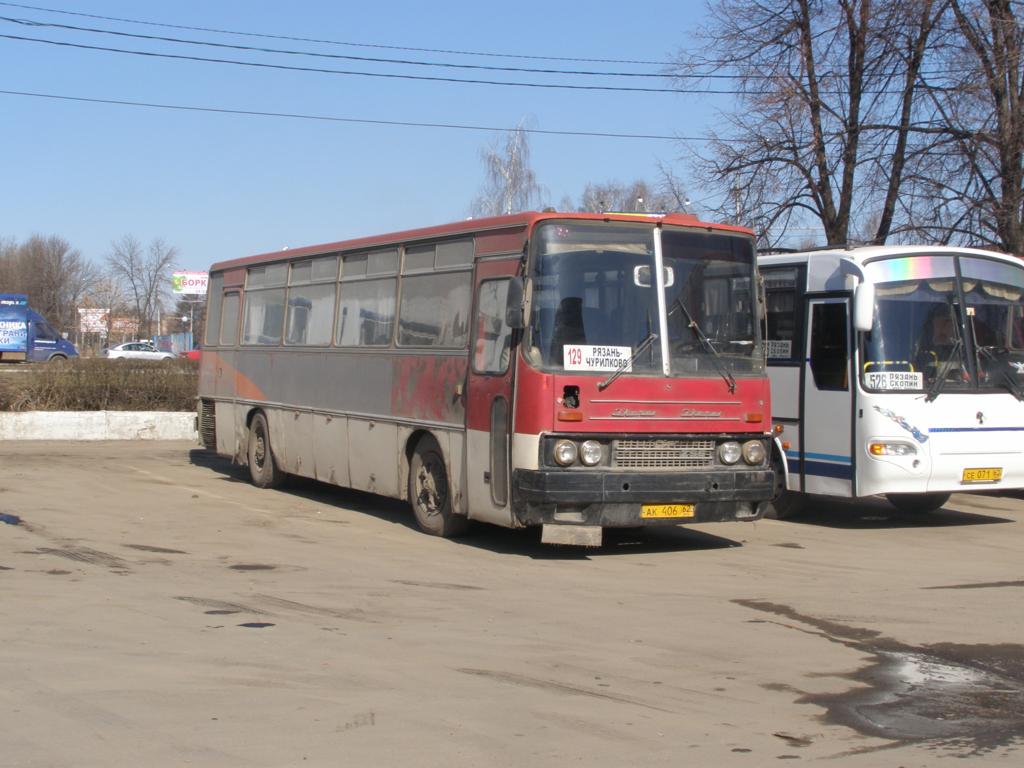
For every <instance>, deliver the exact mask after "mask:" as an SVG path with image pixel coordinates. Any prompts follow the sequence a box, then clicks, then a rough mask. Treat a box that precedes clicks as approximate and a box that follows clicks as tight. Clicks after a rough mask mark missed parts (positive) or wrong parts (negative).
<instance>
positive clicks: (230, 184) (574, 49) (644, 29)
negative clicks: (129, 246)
mask: <svg viewBox="0 0 1024 768" xmlns="http://www.w3.org/2000/svg"><path fill="white" fill-rule="evenodd" d="M24 5H36V4H35V3H31V2H27V3H25V4H24ZM37 7H45V8H49V9H53V10H54V11H64V12H65V13H55V12H47V11H42V10H33V9H30V8H26V7H12V6H11V5H9V4H8V5H4V4H0V16H2V17H5V18H16V19H30V20H33V21H36V22H47V23H57V24H65V25H72V26H78V27H91V28H98V29H106V30H116V31H121V32H128V33H132V34H143V35H157V36H163V37H179V38H186V39H190V40H205V41H213V42H220V43H231V44H240V45H251V46H262V47H271V48H284V49H290V50H301V51H314V52H320V53H330V54H342V55H352V56H379V57H388V58H402V59H416V60H419V61H434V62H447V63H463V64H482V65H490V66H525V67H542V68H555V69H587V70H597V71H630V72H658V71H660V70H661V69H662V68H661V67H659V66H658V65H654V64H644V65H639V64H637V65H626V64H610V63H583V62H577V61H563V62H556V61H541V60H532V59H510V58H497V57H480V56H474V57H471V56H459V55H455V54H440V53H431V52H426V51H412V50H388V49H383V48H372V47H359V46H351V45H349V46H345V45H330V44H326V43H309V42H299V41H294V40H275V39H267V38H258V37H242V36H232V35H226V34H215V33H212V32H198V31H194V30H186V29H171V28H167V27H162V26H153V24H164V25H180V26H186V27H204V28H216V29H222V30H231V31H238V32H250V33H264V34H272V35H286V36H291V37H298V38H315V39H319V40H331V41H341V42H348V43H361V44H366V45H387V46H399V47H403V48H430V49H448V50H457V51H475V52H490V53H509V54H520V55H530V56H558V57H567V58H581V59H582V58H592V59H617V60H644V61H658V62H661V61H667V60H669V59H671V58H672V57H673V55H674V54H675V53H676V51H678V50H679V49H680V48H682V47H685V46H689V45H692V40H691V39H690V37H689V34H690V32H691V31H692V29H693V28H694V26H695V25H696V24H698V23H700V22H701V20H702V19H703V17H704V14H705V9H704V3H703V0H674V1H673V2H668V1H663V0H651V1H649V2H645V3H643V4H641V5H638V6H629V5H628V4H622V3H611V2H608V3H601V2H598V3H596V4H595V3H590V4H587V5H586V6H580V5H578V4H570V3H562V4H551V3H541V2H530V1H525V2H523V1H521V2H516V3H507V4H500V3H468V2H445V3H440V4H430V3H423V2H421V1H419V2H399V3H392V2H378V3H359V4H351V3H337V2H318V1H313V0H310V1H308V2H292V3H280V2H262V1H261V0H249V1H247V2H241V1H240V0H218V1H217V2H190V1H183V2H176V3H173V4H172V3H161V4H156V3H153V4H150V3H138V2H117V1H115V0H74V1H73V2H67V1H65V0H52V1H48V0H39V2H38V5H37ZM67 12H72V13H75V14H91V15H94V16H107V17H117V18H121V19H132V20H138V21H145V22H150V23H151V24H150V25H142V24H132V23H128V22H125V21H122V22H115V21H109V20H105V19H100V18H88V17H86V16H82V15H71V14H70V13H67ZM0 35H14V36H25V37H35V38H40V39H45V40H52V41H65V42H70V43H76V44H84V45H93V46H106V47H115V48H126V49H134V50H147V51H157V52H162V53H174V54H183V55H191V56H205V57H215V58H227V59H235V60H244V61H258V62H268V63H275V64H283V65H288V66H300V67H322V68H330V69H345V70H358V71H365V72H386V73H396V74H415V75H420V76H423V75H427V76H440V77H454V78H476V79H487V80H518V81H532V82H557V83H575V84H610V85H625V86H634V87H635V86H647V87H655V88H657V87H670V86H671V84H670V83H669V81H667V80H665V79H642V80H641V79H637V78H629V79H625V78H612V77H593V78H584V77H574V76H569V75H551V76H544V75H532V74H526V73H503V72H488V71H473V70H450V69H439V68H425V67H414V66H410V65H404V66H396V65H386V64H377V63H367V62H360V61H346V60H336V59H311V58H308V57H299V56H283V55H271V54H266V53H256V52H250V51H230V50H222V49H211V48H204V47H198V46H185V45H181V44H172V43H168V42H160V41H147V40H138V39H133V38H126V37H120V38H119V37H112V36H109V35H102V34H98V33H95V32H83V31H76V30H67V29H53V28H48V27H38V26H26V25H25V24H18V23H12V22H11V21H0ZM0 72H2V73H3V74H2V75H0V90H5V91H20V92H32V93H40V94H51V95H59V96H72V97H82V98H91V99H111V100H119V101H137V102H150V103H160V104H176V105H187V106H194V107H208V108H221V109H231V110H248V111H263V112H278V113H298V114H304V115H324V116H333V117H346V118H359V119H369V120H382V121H409V122H420V123H448V124H469V125H479V126H494V127H499V128H511V127H514V126H515V125H516V124H517V123H519V122H520V121H521V120H524V119H525V120H526V121H527V123H528V125H530V126H532V127H534V128H538V129H541V130H555V131H599V132H611V133H640V134H656V135H664V136H679V135H687V136H695V135H700V134H701V133H703V131H704V129H705V128H706V126H707V124H708V122H709V121H710V120H711V119H713V107H714V106H715V102H713V101H712V97H706V96H693V95H680V94H669V93H628V92H608V91H578V90H577V91H573V90H556V89H542V88H517V87H504V86H494V85H470V84H462V83H442V82H426V81H414V80H402V79H384V78H372V77H359V76H352V75H337V74H320V73H311V72H294V71H283V70H275V69H256V68H248V67H240V66H234V65H227V64H211V63H202V62H196V61H182V60H171V59H159V58H152V57H140V56H132V55H125V54H119V53H111V52H101V51H95V50H85V49H79V48H72V47H59V46H54V45H50V44H43V43H36V42H26V41H16V40H10V39H7V38H0ZM0 116H2V117H0V148H2V149H0V151H2V168H3V172H2V183H0V237H3V238H14V239H16V240H23V239H25V238H27V237H28V236H30V235H31V234H33V233H40V234H45V235H50V234H53V235H59V236H61V237H64V238H66V239H67V240H68V241H69V242H70V243H71V244H72V246H74V247H76V248H78V249H80V250H81V251H82V253H83V254H85V256H87V257H88V258H90V259H93V260H94V261H97V262H100V261H102V259H103V257H104V256H105V255H106V253H107V252H108V251H109V247H110V242H111V241H112V240H115V239H118V238H120V237H121V236H123V235H125V234H132V235H134V236H135V237H137V238H138V239H140V240H141V241H143V242H149V241H150V240H152V239H153V238H157V237H159V238H162V239H163V240H164V241H165V242H167V243H169V244H171V245H174V246H175V247H176V248H177V249H178V252H179V259H178V264H177V266H178V267H179V268H183V269H196V270H204V269H206V268H207V267H208V266H209V265H210V264H211V263H212V262H214V261H219V260H223V259H227V258H234V257H238V256H244V255H247V254H252V253H259V252H264V251H270V250H275V249H279V248H282V247H285V246H288V247H298V246H301V245H310V244H313V243H320V242H328V241H333V240H340V239H345V238H349V237H358V236H363V235H371V234H377V233H382V232H387V231H392V230H397V229H406V228H410V227H418V226H428V225H433V224H440V223H444V222H448V221H454V220H457V219H461V218H464V217H466V216H467V215H468V214H469V207H470V204H471V202H472V200H473V198H474V197H475V196H476V195H477V194H478V193H479V191H480V189H481V187H482V185H483V182H484V168H483V165H482V162H481V159H480V151H481V149H482V148H484V147H486V146H488V145H489V144H492V143H493V142H494V141H495V140H496V139H498V138H499V137H500V134H499V133H497V132H486V131H463V130H447V129H440V128H423V127H400V126H384V125H365V124H356V123H341V122H317V121H311V120H296V119H284V118H269V117H255V116H239V115H228V114H213V113H208V112H187V111H170V110H161V109H144V108H138V107H129V106H119V105H109V104H95V103H85V102H74V101H61V100H52V99H42V98H32V97H27V96H14V95H7V94H0ZM530 147H531V153H532V166H533V170H534V172H535V173H536V175H537V179H538V181H539V183H540V184H541V185H542V186H543V188H544V189H545V190H546V193H547V194H546V198H547V200H548V201H549V202H551V203H553V204H556V205H557V204H558V203H559V202H560V201H561V200H562V199H563V198H565V197H567V196H568V197H570V198H572V199H573V200H576V199H578V198H579V196H580V194H581V192H582V191H583V187H584V185H585V184H587V183H588V182H602V181H608V180H618V181H621V182H630V181H632V180H634V179H636V178H644V179H647V180H650V181H654V180H656V178H657V174H658V171H657V165H658V163H659V161H660V162H664V163H667V164H670V165H673V167H675V169H676V170H677V171H678V172H679V173H680V174H681V175H682V176H683V178H684V179H685V165H684V164H683V163H682V162H681V161H680V160H679V158H680V157H681V155H682V154H683V152H684V147H683V145H682V144H680V143H678V142H675V141H658V140H639V139H614V138H595V137H582V136H550V135H533V136H531V139H530ZM688 191H689V192H690V195H691V197H693V198H694V199H695V200H698V199H699V198H700V197H701V195H700V194H699V190H694V189H692V187H688ZM697 212H698V213H699V212H700V209H699V208H698V209H697Z"/></svg>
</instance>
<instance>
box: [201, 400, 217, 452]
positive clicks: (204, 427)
mask: <svg viewBox="0 0 1024 768" xmlns="http://www.w3.org/2000/svg"><path fill="white" fill-rule="evenodd" d="M214 414H215V406H214V403H213V401H212V400H203V401H202V410H201V411H200V412H199V437H200V439H201V440H202V441H203V447H204V448H206V450H208V451H215V450H217V427H216V424H217V422H216V420H215V418H214Z"/></svg>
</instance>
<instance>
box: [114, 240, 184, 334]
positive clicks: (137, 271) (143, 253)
mask: <svg viewBox="0 0 1024 768" xmlns="http://www.w3.org/2000/svg"><path fill="white" fill-rule="evenodd" d="M176 257H177V251H176V250H175V249H174V248H173V247H171V246H168V245H167V244H166V243H164V241H163V240H161V239H159V238H157V239H155V240H153V241H152V242H151V243H150V244H149V247H148V248H143V246H142V243H140V242H139V241H138V240H137V239H136V238H135V237H134V236H132V235H124V236H123V237H122V238H121V239H120V240H116V241H115V242H113V243H111V252H110V254H109V255H108V256H107V265H108V267H109V269H110V273H111V275H112V276H114V277H115V278H116V279H118V280H120V281H121V282H122V283H123V284H124V286H125V290H126V293H127V294H128V296H129V300H130V301H131V303H132V304H133V306H134V309H135V312H136V315H137V317H138V319H139V328H140V331H141V332H142V333H145V334H148V335H153V330H154V327H155V326H154V323H155V321H156V319H157V317H158V315H159V312H160V306H161V300H162V298H163V293H164V291H165V286H166V285H167V284H168V280H169V277H170V271H171V268H172V266H173V264H174V260H175V258H176ZM156 330H157V331H159V329H156Z"/></svg>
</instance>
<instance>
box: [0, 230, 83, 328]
mask: <svg viewBox="0 0 1024 768" xmlns="http://www.w3.org/2000/svg"><path fill="white" fill-rule="evenodd" d="M95 278H96V270H95V268H94V267H93V265H92V264H91V263H90V262H89V261H87V260H86V259H85V258H84V257H83V256H82V253H81V251H79V250H78V249H76V248H72V247H71V244H70V243H68V241H67V240H65V239H64V238H62V237H58V236H56V235H49V236H43V235H32V236H31V237H30V238H29V239H28V240H26V241H25V242H24V243H21V244H17V243H15V242H14V241H10V240H9V241H6V242H3V243H0V285H2V286H3V290H4V291H6V292H15V293H24V294H27V295H28V298H29V303H31V304H32V306H33V307H34V308H35V309H36V310H38V311H39V312H40V313H41V314H43V315H44V316H45V317H46V318H47V319H49V320H50V322H52V323H53V324H54V325H55V326H57V327H58V328H60V329H62V330H65V331H72V330H74V329H75V325H76V320H77V307H78V304H79V301H80V300H81V298H82V295H83V294H84V293H85V291H86V290H88V288H89V286H90V285H91V284H92V281H93V280H95Z"/></svg>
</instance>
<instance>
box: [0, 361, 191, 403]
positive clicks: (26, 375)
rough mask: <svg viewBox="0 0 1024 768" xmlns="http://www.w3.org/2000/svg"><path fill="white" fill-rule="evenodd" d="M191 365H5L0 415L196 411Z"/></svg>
mask: <svg viewBox="0 0 1024 768" xmlns="http://www.w3.org/2000/svg"><path fill="white" fill-rule="evenodd" d="M198 374H199V371H198V365H197V363H196V362H195V361H192V360H107V359H104V358H93V359H82V358H79V359H77V360H70V361H68V362H64V363H29V364H17V365H5V366H4V367H3V370H0V411H192V410H195V407H196V405H195V398H196V392H197V387H198V379H199V376H198Z"/></svg>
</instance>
